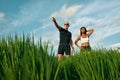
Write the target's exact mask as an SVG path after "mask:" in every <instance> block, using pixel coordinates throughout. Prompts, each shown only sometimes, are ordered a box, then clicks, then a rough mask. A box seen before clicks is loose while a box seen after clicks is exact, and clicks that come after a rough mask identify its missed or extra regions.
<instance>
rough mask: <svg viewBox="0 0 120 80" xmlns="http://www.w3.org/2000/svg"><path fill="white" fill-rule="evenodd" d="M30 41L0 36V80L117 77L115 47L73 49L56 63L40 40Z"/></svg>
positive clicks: (113, 79)
mask: <svg viewBox="0 0 120 80" xmlns="http://www.w3.org/2000/svg"><path fill="white" fill-rule="evenodd" d="M34 42H35V41H34V36H32V37H30V36H25V35H23V36H21V37H20V36H17V35H15V36H10V35H9V36H7V37H1V38H0V80H120V53H119V52H117V51H115V50H105V49H100V50H92V51H91V53H90V54H87V52H81V53H80V52H76V53H75V55H74V56H71V57H70V58H69V59H66V58H65V57H63V59H62V60H61V61H60V62H58V61H57V57H56V56H54V52H53V48H51V49H50V48H49V49H48V44H46V43H43V42H42V41H41V39H40V40H39V41H38V42H36V43H34ZM48 50H49V51H48ZM48 53H49V55H48Z"/></svg>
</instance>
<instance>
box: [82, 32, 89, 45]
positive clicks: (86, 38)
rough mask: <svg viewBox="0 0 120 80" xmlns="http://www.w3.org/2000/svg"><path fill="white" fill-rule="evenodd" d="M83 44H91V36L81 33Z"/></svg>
mask: <svg viewBox="0 0 120 80" xmlns="http://www.w3.org/2000/svg"><path fill="white" fill-rule="evenodd" d="M80 38H81V46H90V44H89V36H88V35H87V34H85V35H81V37H80Z"/></svg>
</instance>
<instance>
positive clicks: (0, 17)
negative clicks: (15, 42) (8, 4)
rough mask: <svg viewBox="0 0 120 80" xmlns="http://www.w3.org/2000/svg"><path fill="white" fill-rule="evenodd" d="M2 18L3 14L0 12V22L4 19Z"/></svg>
mask: <svg viewBox="0 0 120 80" xmlns="http://www.w3.org/2000/svg"><path fill="white" fill-rule="evenodd" d="M4 17H5V14H4V13H2V12H0V20H3V19H4Z"/></svg>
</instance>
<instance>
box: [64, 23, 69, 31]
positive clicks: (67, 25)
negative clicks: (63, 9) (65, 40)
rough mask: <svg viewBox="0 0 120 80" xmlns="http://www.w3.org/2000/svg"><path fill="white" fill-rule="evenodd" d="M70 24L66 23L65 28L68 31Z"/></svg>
mask: <svg viewBox="0 0 120 80" xmlns="http://www.w3.org/2000/svg"><path fill="white" fill-rule="evenodd" d="M69 26H70V25H69V22H64V28H65V29H66V30H68V28H69Z"/></svg>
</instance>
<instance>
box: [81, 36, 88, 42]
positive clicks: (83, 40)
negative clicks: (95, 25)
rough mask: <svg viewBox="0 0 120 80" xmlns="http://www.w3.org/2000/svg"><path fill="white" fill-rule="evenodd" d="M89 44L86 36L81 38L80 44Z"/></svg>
mask: <svg viewBox="0 0 120 80" xmlns="http://www.w3.org/2000/svg"><path fill="white" fill-rule="evenodd" d="M85 42H89V38H88V36H87V37H86V38H82V37H81V43H85Z"/></svg>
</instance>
